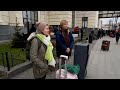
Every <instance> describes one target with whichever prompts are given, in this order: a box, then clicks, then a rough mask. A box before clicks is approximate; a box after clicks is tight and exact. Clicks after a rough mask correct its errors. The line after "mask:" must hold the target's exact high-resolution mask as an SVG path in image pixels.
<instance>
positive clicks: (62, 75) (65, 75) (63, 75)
mask: <svg viewBox="0 0 120 90" xmlns="http://www.w3.org/2000/svg"><path fill="white" fill-rule="evenodd" d="M61 60H65V69H61ZM67 60H68V56H65V55H61V56H60V60H59V69H58V70H57V71H56V79H78V77H77V75H76V74H73V73H70V72H68V71H67V64H66V63H67Z"/></svg>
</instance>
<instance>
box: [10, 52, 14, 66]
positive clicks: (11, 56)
mask: <svg viewBox="0 0 120 90" xmlns="http://www.w3.org/2000/svg"><path fill="white" fill-rule="evenodd" d="M10 54H11V60H12V67H13V58H12V53H10Z"/></svg>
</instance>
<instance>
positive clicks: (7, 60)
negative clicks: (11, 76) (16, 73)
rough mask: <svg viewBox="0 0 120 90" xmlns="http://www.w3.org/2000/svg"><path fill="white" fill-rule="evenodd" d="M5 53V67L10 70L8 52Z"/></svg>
mask: <svg viewBox="0 0 120 90" xmlns="http://www.w3.org/2000/svg"><path fill="white" fill-rule="evenodd" d="M5 54H6V62H7V68H8V71H10V63H9V59H8V52H5Z"/></svg>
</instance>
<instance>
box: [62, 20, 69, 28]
mask: <svg viewBox="0 0 120 90" xmlns="http://www.w3.org/2000/svg"><path fill="white" fill-rule="evenodd" d="M64 24H68V21H67V20H62V21H61V22H60V27H62V26H63V25H64Z"/></svg>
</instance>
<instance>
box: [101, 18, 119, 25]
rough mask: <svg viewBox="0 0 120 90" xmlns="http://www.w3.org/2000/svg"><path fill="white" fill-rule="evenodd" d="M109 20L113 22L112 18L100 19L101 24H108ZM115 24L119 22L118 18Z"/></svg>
mask: <svg viewBox="0 0 120 90" xmlns="http://www.w3.org/2000/svg"><path fill="white" fill-rule="evenodd" d="M110 19H111V20H112V21H113V18H103V19H100V20H102V23H103V24H109V20H110ZM114 20H115V19H114ZM117 22H120V17H119V18H118V20H117Z"/></svg>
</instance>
